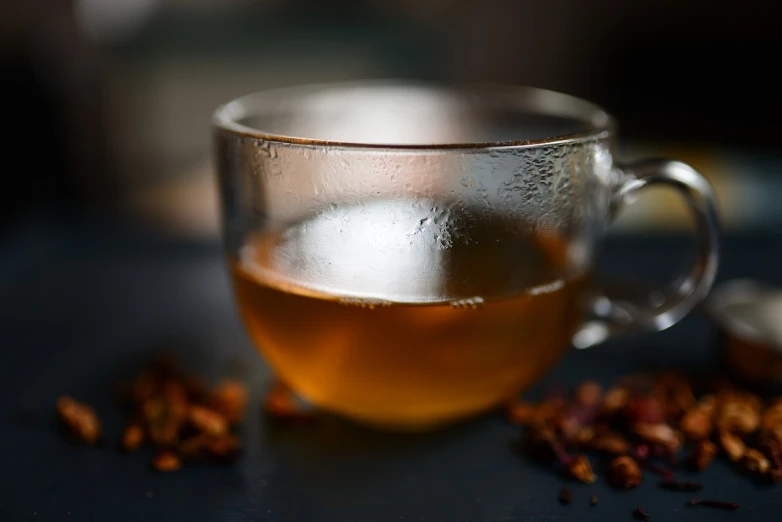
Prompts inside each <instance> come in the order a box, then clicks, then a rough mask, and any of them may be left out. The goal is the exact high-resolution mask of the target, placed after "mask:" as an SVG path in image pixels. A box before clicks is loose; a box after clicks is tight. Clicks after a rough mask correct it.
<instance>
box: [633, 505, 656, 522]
mask: <svg viewBox="0 0 782 522" xmlns="http://www.w3.org/2000/svg"><path fill="white" fill-rule="evenodd" d="M633 516H634V517H635V518H636V519H638V520H651V518H652V517H651V516H649V514H648V513H647V512H646V511H644V508H643V506H638V507H637V508H635V511H633Z"/></svg>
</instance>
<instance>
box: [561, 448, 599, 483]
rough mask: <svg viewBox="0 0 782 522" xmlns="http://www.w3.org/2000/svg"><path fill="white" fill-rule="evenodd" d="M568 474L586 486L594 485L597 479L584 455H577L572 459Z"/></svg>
mask: <svg viewBox="0 0 782 522" xmlns="http://www.w3.org/2000/svg"><path fill="white" fill-rule="evenodd" d="M567 472H568V474H569V475H570V476H571V477H573V478H574V479H576V480H578V481H579V482H583V483H584V484H592V483H593V482H594V481H595V480H596V479H597V477H595V473H594V471H592V466H591V465H590V464H589V460H588V459H587V458H586V457H585V456H584V455H577V456H576V457H575V458H573V459H571V461H570V465H568V467H567Z"/></svg>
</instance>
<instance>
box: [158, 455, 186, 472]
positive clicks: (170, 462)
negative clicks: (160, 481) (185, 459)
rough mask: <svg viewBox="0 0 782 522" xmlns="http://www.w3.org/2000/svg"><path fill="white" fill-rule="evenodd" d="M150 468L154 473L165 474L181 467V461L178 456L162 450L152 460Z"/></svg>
mask: <svg viewBox="0 0 782 522" xmlns="http://www.w3.org/2000/svg"><path fill="white" fill-rule="evenodd" d="M152 467H153V468H154V469H155V471H160V472H161V473H167V472H169V471H176V470H178V469H179V468H181V467H182V461H181V460H180V459H179V456H178V455H177V454H176V453H174V452H173V451H171V450H162V451H160V452H159V453H158V454H157V455H155V458H154V459H152Z"/></svg>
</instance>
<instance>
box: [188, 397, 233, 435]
mask: <svg viewBox="0 0 782 522" xmlns="http://www.w3.org/2000/svg"><path fill="white" fill-rule="evenodd" d="M187 419H188V421H189V422H190V424H191V425H192V426H193V427H194V428H195V429H197V430H198V431H201V432H203V433H206V434H207V435H212V436H218V435H222V434H224V433H226V432H227V431H228V421H226V419H225V417H223V416H222V415H220V414H219V413H217V412H216V411H214V410H210V409H209V408H206V407H204V406H201V405H198V404H194V405H191V406H190V407H189V408H188V411H187Z"/></svg>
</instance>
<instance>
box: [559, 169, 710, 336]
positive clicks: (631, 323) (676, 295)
mask: <svg viewBox="0 0 782 522" xmlns="http://www.w3.org/2000/svg"><path fill="white" fill-rule="evenodd" d="M622 171H623V178H622V181H621V182H620V183H619V185H618V187H617V189H616V190H615V192H614V195H613V198H612V200H611V208H610V212H611V215H612V216H613V215H615V214H616V212H617V211H619V210H620V209H621V208H622V207H623V206H625V205H627V204H630V203H632V202H633V201H634V200H635V197H636V196H637V194H638V193H639V191H641V190H642V189H643V188H644V187H647V186H650V185H666V186H669V187H671V188H674V189H676V190H677V191H678V192H679V193H680V194H681V195H682V196H683V197H684V200H685V201H686V202H687V206H688V207H689V209H690V211H691V212H692V215H693V217H694V219H695V237H696V240H697V256H696V259H695V262H694V264H693V265H692V267H690V268H689V270H686V271H684V272H683V273H682V274H680V275H679V276H678V277H677V278H676V279H674V280H673V281H672V282H671V283H669V284H668V286H667V287H665V288H663V289H662V290H659V291H656V292H652V294H651V295H649V296H647V298H646V300H645V301H644V299H642V298H639V297H637V296H636V297H634V298H633V299H627V300H622V299H618V298H611V297H608V296H606V295H598V296H597V297H596V298H594V300H593V301H592V312H593V314H594V316H595V319H593V320H589V321H587V322H586V323H584V324H583V325H582V326H581V328H580V329H579V330H578V331H577V332H576V334H575V335H574V336H573V345H574V346H575V347H576V348H587V347H589V346H592V345H594V344H597V343H600V342H602V341H604V340H605V339H607V338H609V337H613V336H615V335H618V334H621V333H624V332H628V331H633V330H652V331H659V330H664V329H666V328H668V327H669V326H671V325H673V324H674V323H676V322H678V321H679V320H680V319H682V318H683V317H684V316H685V315H687V313H688V312H689V311H690V310H692V309H693V307H695V306H696V305H697V304H698V303H699V302H700V301H701V300H702V299H703V298H704V297H706V294H708V292H709V289H710V288H711V285H712V283H713V282H714V278H715V276H716V274H717V264H718V259H719V219H718V217H717V208H716V207H717V205H716V202H715V198H714V193H713V191H712V188H711V185H710V184H709V182H708V181H707V180H706V178H704V177H703V175H701V174H700V173H699V172H698V171H696V170H695V169H693V168H692V167H690V166H689V165H687V164H685V163H682V162H680V161H671V160H662V159H649V160H642V161H639V162H637V163H633V164H631V165H628V166H626V167H624V168H623V169H622Z"/></svg>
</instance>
